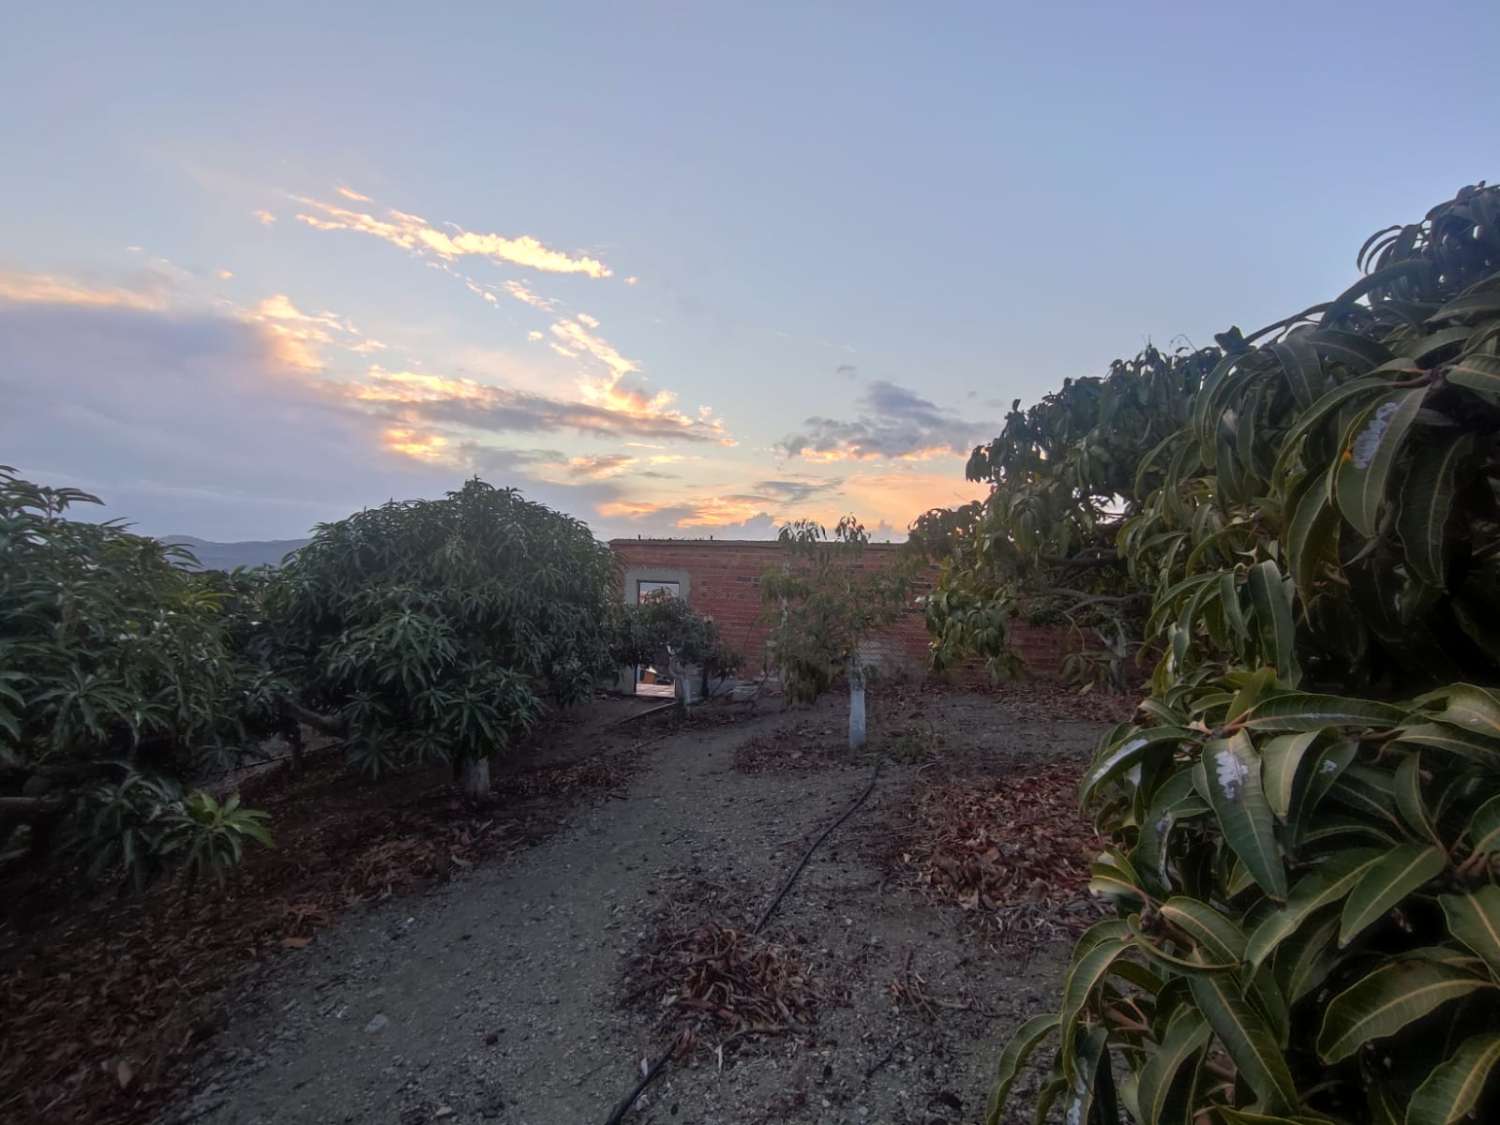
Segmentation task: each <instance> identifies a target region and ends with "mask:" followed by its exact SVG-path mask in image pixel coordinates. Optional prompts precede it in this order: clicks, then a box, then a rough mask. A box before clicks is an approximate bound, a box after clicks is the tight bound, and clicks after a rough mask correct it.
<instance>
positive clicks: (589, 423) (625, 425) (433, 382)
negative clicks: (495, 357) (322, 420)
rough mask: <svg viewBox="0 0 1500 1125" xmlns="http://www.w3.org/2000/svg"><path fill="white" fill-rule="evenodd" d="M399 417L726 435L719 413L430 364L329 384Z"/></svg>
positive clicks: (421, 421)
mask: <svg viewBox="0 0 1500 1125" xmlns="http://www.w3.org/2000/svg"><path fill="white" fill-rule="evenodd" d="M330 386H331V387H333V388H335V389H337V390H338V391H339V392H340V393H342V394H343V395H345V396H346V397H348V398H349V399H351V400H352V401H356V402H360V403H363V404H365V405H366V406H367V407H368V408H370V409H371V410H372V411H374V412H375V413H378V414H380V415H381V416H383V417H387V418H390V419H391V420H392V423H393V424H398V425H400V426H403V427H405V428H410V429H414V430H417V431H419V432H428V431H432V430H434V429H463V430H471V431H476V432H480V433H497V434H498V433H546V432H557V431H573V432H575V433H580V434H589V435H594V436H604V437H631V438H648V439H655V440H658V441H681V442H719V443H722V442H723V441H725V440H726V439H725V431H724V427H723V424H722V423H721V422H720V421H719V420H718V419H717V418H709V419H707V420H705V419H703V418H701V417H700V418H694V417H690V416H688V415H686V414H683V413H681V412H680V411H677V410H672V409H670V408H660V407H659V404H658V408H654V409H650V410H628V409H617V408H615V407H614V406H612V405H610V404H608V403H594V402H575V401H569V400H565V399H559V398H553V397H551V396H548V395H542V394H536V393H532V392H528V391H521V390H516V389H514V388H509V387H498V386H494V385H492V384H489V383H480V382H477V381H475V380H473V379H465V378H456V377H452V376H445V375H435V374H432V373H430V372H416V371H386V370H383V369H381V368H379V367H374V368H371V369H370V371H369V373H368V374H367V375H366V376H365V377H364V378H362V379H359V380H350V381H347V382H345V383H342V384H330Z"/></svg>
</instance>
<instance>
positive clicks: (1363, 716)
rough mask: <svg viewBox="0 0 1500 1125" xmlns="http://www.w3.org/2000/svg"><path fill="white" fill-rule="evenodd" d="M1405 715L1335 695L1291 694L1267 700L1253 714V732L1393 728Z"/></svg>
mask: <svg viewBox="0 0 1500 1125" xmlns="http://www.w3.org/2000/svg"><path fill="white" fill-rule="evenodd" d="M1405 717H1406V712H1405V711H1403V710H1402V709H1401V708H1399V707H1394V706H1392V705H1391V704H1389V703H1377V702H1375V701H1374V700H1370V699H1344V698H1340V697H1339V696H1334V695H1311V694H1307V693H1305V692H1288V693H1287V694H1285V695H1278V696H1273V697H1272V698H1270V699H1267V700H1266V701H1264V702H1263V703H1261V704H1260V705H1259V706H1257V707H1256V708H1255V710H1253V711H1252V712H1251V713H1250V717H1249V718H1248V719H1247V720H1246V721H1245V726H1246V727H1248V728H1249V729H1250V730H1263V731H1298V730H1301V731H1306V730H1322V729H1323V728H1325V727H1360V728H1363V727H1373V728H1385V727H1392V726H1395V725H1396V724H1398V723H1400V722H1401V720H1402V719H1404V718H1405Z"/></svg>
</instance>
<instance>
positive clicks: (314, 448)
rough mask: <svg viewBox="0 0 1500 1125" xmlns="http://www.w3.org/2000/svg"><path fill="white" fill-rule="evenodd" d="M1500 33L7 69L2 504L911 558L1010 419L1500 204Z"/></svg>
mask: <svg viewBox="0 0 1500 1125" xmlns="http://www.w3.org/2000/svg"><path fill="white" fill-rule="evenodd" d="M1497 35H1500V5H1496V4H1494V3H1493V0H1473V2H1466V3H1454V4H1443V3H1438V4H1432V5H1428V6H1426V7H1424V8H1423V9H1422V10H1421V13H1420V18H1419V19H1418V18H1417V17H1416V16H1415V10H1414V9H1412V8H1411V7H1410V5H1407V4H1400V5H1397V4H1394V3H1387V2H1384V0H1376V2H1372V3H1364V4H1359V5H1354V4H1319V3H1301V4H1297V5H1295V6H1293V5H1285V6H1278V5H1272V4H1260V5H1244V4H1239V5H1219V4H1183V3H1173V4H1156V3H1137V4H1107V5H1106V4H1098V5H1093V4H1055V5H1029V4H1028V5H1017V4H996V3H990V4H983V5H963V4H951V5H937V6H933V5H926V6H923V5H912V4H871V3H861V4H848V5H834V4H815V5H810V4H798V5H788V6H780V5H771V4H766V5H728V4H719V3H702V4H697V5H688V4H636V3H625V2H614V3H608V4H597V5H581V4H566V3H555V4H548V5H528V6H517V5H498V4H494V3H485V4H470V5H462V4H433V5H424V6H417V7H412V6H410V5H400V6H397V5H383V4H379V3H361V4H359V5H352V4H351V5H337V4H326V5H310V4H305V3H297V4H290V5H282V4H278V3H275V2H268V3H259V4H254V5H234V6H229V5H205V4H201V3H194V4H191V5H182V6H172V5H168V4H145V5H121V4H114V5H92V6H84V5H77V4H69V3H55V4H32V5H25V6H22V7H17V8H16V9H14V10H12V11H10V12H9V13H8V14H7V17H6V33H5V35H4V37H3V40H0V100H3V104H4V105H6V106H7V112H6V113H4V114H0V151H3V153H4V154H5V155H4V162H3V170H0V463H3V464H9V465H13V466H15V467H16V468H18V469H19V470H20V471H21V472H22V475H24V476H27V477H28V478H30V479H34V480H38V481H40V482H43V483H48V484H56V485H63V484H66V485H72V486H75V487H80V488H84V489H87V490H89V491H92V492H95V493H97V494H98V495H100V496H101V497H103V498H104V499H105V500H106V502H107V506H106V507H105V509H104V510H103V512H102V513H101V514H103V515H107V516H112V517H113V516H118V517H123V518H125V519H127V520H129V521H131V522H132V523H133V524H134V525H135V526H136V527H137V529H138V530H141V531H143V532H145V533H148V534H156V535H166V534H179V533H182V534H192V535H197V536H201V537H204V538H208V539H220V540H228V539H263V538H287V537H295V536H300V535H303V534H306V533H307V531H308V529H309V528H311V527H312V526H313V525H314V524H316V523H317V522H319V521H325V520H332V519H337V518H339V517H341V516H343V515H346V514H348V513H350V512H352V511H356V510H358V509H360V508H363V507H367V506H371V505H375V504H379V503H382V502H384V501H386V500H388V499H391V498H397V499H407V498H414V497H435V496H440V495H441V494H442V493H443V492H444V491H445V490H447V489H451V488H456V487H458V485H459V484H460V483H461V482H462V481H463V480H464V479H465V478H466V477H469V476H473V475H476V474H477V475H479V476H482V477H483V478H484V479H486V480H488V481H490V482H492V483H494V484H497V485H511V486H515V487H518V488H520V489H522V490H523V491H524V492H525V494H526V495H527V496H529V497H531V498H532V499H535V500H539V501H541V502H543V503H546V504H549V505H551V506H553V507H556V508H558V509H560V510H563V511H566V512H568V513H570V514H572V515H575V516H577V517H579V518H581V519H583V520H585V521H587V522H588V523H589V524H590V526H591V527H593V528H594V529H595V531H596V533H597V534H598V535H599V536H600V537H601V538H609V537H614V536H635V535H673V536H706V535H716V536H720V537H739V538H764V537H769V536H771V535H773V534H774V531H775V528H776V526H777V525H778V524H780V523H783V522H785V521H786V520H788V519H791V518H796V517H810V518H814V519H819V520H822V521H825V522H828V523H831V522H833V521H834V520H836V519H837V517H838V516H839V515H840V514H841V513H843V512H853V513H855V514H857V515H858V516H859V517H860V518H862V519H863V520H864V521H865V523H866V524H867V525H868V526H870V527H871V528H874V529H876V530H877V532H878V533H879V534H880V535H891V536H895V537H899V536H900V535H901V534H902V533H903V532H904V529H905V528H906V526H907V525H908V524H909V523H910V521H911V520H912V519H914V518H915V517H916V516H917V515H918V514H919V513H921V512H922V511H924V510H926V509H927V508H930V507H935V506H942V505H952V504H958V503H962V502H964V501H966V500H968V499H971V498H974V497H976V496H978V495H980V490H979V489H978V488H977V487H976V486H975V485H973V484H970V483H968V482H966V481H965V480H964V475H963V465H964V461H965V460H966V457H967V454H968V451H969V449H970V448H971V447H972V446H973V445H975V444H976V443H980V442H983V441H985V440H987V439H989V438H990V437H993V436H994V435H995V434H996V433H997V432H998V430H999V427H1000V425H1001V423H1002V421H1003V418H1004V415H1005V413H1006V411H1007V409H1008V408H1009V405H1010V403H1011V402H1012V401H1013V400H1015V399H1020V400H1021V401H1022V403H1023V404H1024V403H1030V402H1033V401H1035V400H1036V399H1037V398H1039V397H1040V396H1041V395H1043V394H1045V393H1047V391H1048V390H1050V389H1052V388H1054V387H1056V386H1058V385H1060V383H1061V382H1062V380H1063V379H1064V378H1067V377H1069V376H1080V375H1090V374H1101V373H1103V372H1104V371H1105V370H1106V369H1107V367H1108V364H1109V361H1110V360H1111V359H1113V358H1115V357H1116V356H1125V355H1131V354H1133V353H1135V352H1136V351H1138V350H1139V349H1140V348H1141V347H1142V346H1143V345H1145V344H1146V343H1147V342H1154V343H1156V344H1158V345H1161V346H1166V345H1175V344H1178V343H1183V342H1187V343H1191V344H1204V343H1208V342H1210V341H1211V338H1212V335H1213V333H1215V332H1218V331H1222V330H1223V329H1224V328H1226V327H1228V326H1229V325H1230V324H1238V325H1241V326H1242V327H1244V328H1246V329H1249V328H1252V327H1258V326H1259V325H1261V324H1264V323H1268V322H1270V321H1272V320H1275V319H1278V318H1280V317H1281V316H1284V315H1287V314H1289V313H1291V312H1294V311H1296V310H1297V309H1300V308H1302V307H1305V306H1307V305H1310V304H1313V303H1314V302H1316V301H1319V300H1322V299H1326V298H1327V297H1329V296H1331V295H1333V294H1334V293H1336V292H1338V291H1339V290H1340V289H1341V288H1343V287H1344V286H1345V285H1347V284H1348V283H1349V282H1351V281H1352V280H1353V279H1354V277H1355V276H1356V274H1355V267H1354V257H1355V252H1356V251H1357V249H1358V248H1359V246H1360V244H1361V242H1362V241H1363V240H1364V238H1365V237H1366V236H1367V235H1368V234H1370V233H1372V232H1373V231H1375V230H1377V229H1379V228H1380V227H1383V226H1386V225H1388V224H1392V223H1398V222H1409V221H1415V220H1416V219H1418V218H1420V216H1421V215H1422V214H1423V213H1424V212H1425V211H1426V210H1427V208H1428V207H1430V206H1432V205H1433V204H1435V203H1437V202H1440V201H1441V200H1444V199H1447V198H1450V197H1451V196H1452V195H1453V193H1454V192H1455V191H1456V190H1457V189H1458V188H1459V187H1461V186H1463V185H1465V184H1469V183H1473V182H1477V181H1478V180H1480V179H1489V180H1491V181H1493V180H1495V179H1496V178H1500V113H1497V112H1496V111H1495V110H1496V106H1500V68H1496V67H1495V65H1494V62H1493V44H1494V42H1495V41H1496V37H1497Z"/></svg>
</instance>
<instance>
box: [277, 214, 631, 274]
mask: <svg viewBox="0 0 1500 1125" xmlns="http://www.w3.org/2000/svg"><path fill="white" fill-rule="evenodd" d="M294 198H295V199H296V200H297V202H298V203H301V204H302V205H303V206H304V207H306V208H307V210H306V211H301V212H298V214H297V219H298V221H300V222H303V223H306V224H307V225H308V226H310V227H312V228H314V229H315V230H329V231H332V230H347V231H356V232H358V233H360V234H367V235H370V236H371V237H374V238H379V239H381V240H383V241H385V242H389V243H390V244H391V245H393V246H399V247H401V249H403V250H409V251H411V252H412V253H414V254H419V255H423V256H431V257H434V258H436V259H438V260H440V261H443V262H451V261H455V260H457V259H460V258H465V257H479V258H488V259H489V260H490V261H493V262H497V263H503V264H506V265H514V266H524V267H526V268H527V269H533V270H540V271H542V272H544V273H571V274H582V275H583V276H585V277H593V278H603V277H610V276H611V275H612V273H613V271H612V270H610V268H609V267H608V266H606V265H605V264H604V263H603V262H601V261H599V260H598V259H597V258H591V257H589V256H587V255H583V254H579V255H573V254H568V253H566V252H565V251H562V250H554V249H552V248H551V247H550V246H546V245H543V243H542V242H541V241H539V240H538V239H536V238H534V237H532V236H531V235H529V234H522V235H517V236H516V237H514V238H508V237H506V236H505V235H501V234H485V233H482V232H479V231H468V230H464V229H463V228H461V227H454V228H453V231H454V233H451V234H450V233H449V232H448V231H445V230H441V229H439V228H438V227H435V226H433V225H432V224H431V223H429V222H428V221H427V220H426V219H424V218H422V216H420V215H413V214H409V213H408V212H405V211H397V210H395V209H394V208H388V209H387V210H386V212H385V217H384V218H377V217H376V216H375V215H372V214H370V213H369V212H367V211H354V210H350V209H349V208H347V207H341V206H339V205H338V204H336V203H328V202H325V201H323V200H319V199H313V198H311V197H308V196H295V197H294Z"/></svg>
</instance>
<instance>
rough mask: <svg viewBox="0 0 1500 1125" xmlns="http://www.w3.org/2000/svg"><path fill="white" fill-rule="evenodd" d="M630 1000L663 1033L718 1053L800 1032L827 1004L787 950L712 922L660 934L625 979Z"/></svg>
mask: <svg viewBox="0 0 1500 1125" xmlns="http://www.w3.org/2000/svg"><path fill="white" fill-rule="evenodd" d="M630 978H631V980H632V981H634V982H635V988H634V989H633V991H632V992H631V994H630V997H629V998H628V999H630V998H633V999H637V1000H640V1001H642V1002H644V1003H647V1004H650V1005H651V1006H652V1007H654V1008H655V1010H656V1011H657V1012H658V1013H659V1015H660V1017H661V1022H662V1024H664V1025H666V1027H668V1028H670V1029H673V1030H677V1031H679V1032H680V1031H683V1030H685V1031H687V1032H688V1033H689V1034H690V1035H691V1036H693V1037H699V1036H702V1037H703V1038H704V1039H705V1040H706V1039H707V1038H708V1037H710V1036H711V1037H712V1038H713V1039H714V1040H715V1042H716V1045H717V1046H719V1047H723V1046H725V1045H727V1044H728V1043H729V1042H730V1041H732V1040H735V1039H738V1038H740V1037H743V1036H747V1035H752V1034H763V1035H773V1034H780V1033H783V1032H788V1031H800V1030H805V1029H806V1028H807V1027H809V1026H810V1025H811V1024H812V1023H813V1021H814V1020H815V1019H816V1018H817V1012H818V1005H819V1003H820V1002H822V1001H824V1000H825V999H826V997H825V995H824V992H823V990H822V989H821V988H820V987H819V986H818V984H817V983H816V982H815V981H814V980H813V978H812V974H811V971H810V970H809V968H808V966H807V965H806V964H805V963H804V962H803V961H802V959H801V958H800V957H799V956H798V955H797V953H796V952H795V951H794V950H792V949H791V948H790V947H789V946H787V945H784V944H782V943H779V942H775V941H770V940H768V939H766V938H763V937H758V936H756V935H754V934H750V933H748V932H746V931H744V930H737V929H733V928H731V927H729V926H724V925H721V924H720V923H717V922H709V923H707V924H706V925H701V926H696V927H693V928H691V929H686V930H678V931H673V930H663V931H662V932H660V933H659V934H658V935H657V937H656V940H655V941H654V942H653V943H652V947H651V948H649V949H648V950H647V951H645V952H643V953H642V954H641V955H640V956H639V957H638V958H637V959H636V963H635V966H634V968H633V970H632V972H631V973H630Z"/></svg>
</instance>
